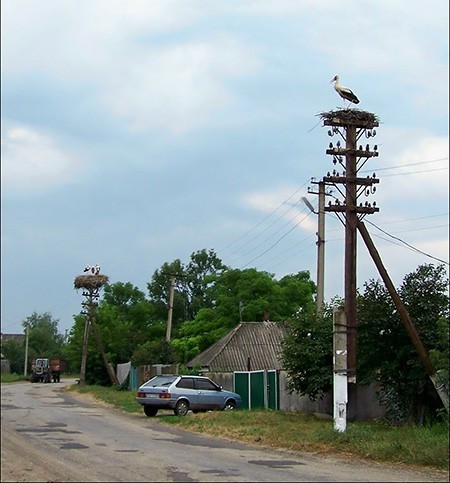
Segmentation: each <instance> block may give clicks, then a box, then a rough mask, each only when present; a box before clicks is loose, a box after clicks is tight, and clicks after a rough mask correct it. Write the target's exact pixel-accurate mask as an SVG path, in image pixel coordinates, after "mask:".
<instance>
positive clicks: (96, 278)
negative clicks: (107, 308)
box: [74, 265, 119, 386]
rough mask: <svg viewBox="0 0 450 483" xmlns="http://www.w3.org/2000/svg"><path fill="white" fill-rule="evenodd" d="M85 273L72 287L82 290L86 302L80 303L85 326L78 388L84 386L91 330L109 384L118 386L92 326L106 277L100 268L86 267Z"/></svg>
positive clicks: (98, 337)
mask: <svg viewBox="0 0 450 483" xmlns="http://www.w3.org/2000/svg"><path fill="white" fill-rule="evenodd" d="M84 271H85V272H88V274H87V275H79V276H78V277H76V278H75V282H74V286H75V288H76V289H79V288H82V289H83V296H84V297H86V301H85V302H82V304H81V305H82V306H83V308H84V310H83V311H82V314H84V316H85V318H86V319H85V325H84V336H83V349H82V355H81V369H80V381H79V384H80V386H84V385H85V384H86V361H87V352H88V338H89V329H90V328H92V332H93V334H94V338H95V341H96V342H97V346H98V348H99V350H100V353H101V355H102V358H103V362H104V364H105V368H106V370H107V372H108V375H109V377H110V379H111V382H112V383H113V384H115V385H118V384H119V381H118V379H117V376H116V374H115V372H114V369H113V367H112V365H111V364H110V363H109V362H108V359H107V357H106V353H105V351H104V350H103V345H102V343H101V339H100V335H99V333H98V332H97V329H96V327H95V325H94V317H95V311H96V308H97V306H98V302H97V301H98V299H99V297H100V293H99V292H100V289H101V287H103V285H104V284H105V283H107V282H108V277H107V276H106V275H102V274H101V273H100V267H99V266H98V265H96V266H92V267H91V266H90V265H88V266H86V268H85V270H84Z"/></svg>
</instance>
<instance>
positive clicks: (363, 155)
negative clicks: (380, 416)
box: [321, 109, 379, 382]
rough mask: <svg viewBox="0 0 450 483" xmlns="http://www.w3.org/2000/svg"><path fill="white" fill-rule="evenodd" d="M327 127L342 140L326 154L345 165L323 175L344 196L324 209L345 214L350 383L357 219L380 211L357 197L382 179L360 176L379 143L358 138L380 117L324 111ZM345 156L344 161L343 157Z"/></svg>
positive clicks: (353, 375)
mask: <svg viewBox="0 0 450 483" xmlns="http://www.w3.org/2000/svg"><path fill="white" fill-rule="evenodd" d="M321 116H322V119H323V120H324V125H325V126H331V128H332V129H331V130H329V131H328V134H329V136H331V137H332V136H334V135H337V136H339V137H340V138H341V139H342V140H343V141H344V142H345V147H342V146H341V140H338V141H337V143H336V145H333V143H330V145H329V149H327V150H326V153H327V154H329V155H331V156H333V163H334V164H335V165H339V166H341V168H343V171H342V174H341V173H339V171H336V170H333V173H328V174H327V176H325V177H324V178H323V182H324V183H325V184H327V185H333V186H334V187H336V188H337V190H338V191H339V192H340V193H341V195H342V196H343V198H344V201H343V203H342V202H340V201H339V200H337V202H336V203H335V204H334V205H332V204H331V203H330V204H329V206H327V207H325V211H328V212H334V213H336V214H337V215H338V217H340V216H342V217H343V219H341V218H340V219H341V221H342V222H343V224H344V226H345V263H344V298H345V306H344V310H345V316H346V323H347V351H348V352H347V375H348V382H356V331H357V325H358V322H357V310H356V309H357V308H356V287H357V284H356V248H357V247H356V239H357V222H358V219H361V218H363V217H364V216H366V215H367V214H372V213H375V212H377V211H379V209H378V208H376V207H375V203H373V205H371V204H369V203H368V202H367V201H366V203H365V204H364V205H363V204H362V203H360V204H359V205H358V203H357V201H358V197H359V195H361V194H362V193H364V194H365V195H366V196H368V195H369V194H371V193H374V192H375V187H374V184H376V183H378V182H379V180H378V179H376V178H375V175H373V176H372V177H367V178H359V177H358V171H359V170H360V169H361V167H362V166H364V164H365V163H366V161H367V160H368V159H369V158H371V157H375V156H378V151H377V148H376V146H375V147H374V149H373V150H371V149H370V146H369V145H368V144H367V145H366V147H365V149H364V148H363V146H362V145H360V146H359V147H358V146H357V143H358V140H359V139H360V138H361V137H362V135H365V137H366V138H370V137H372V136H375V134H376V132H375V130H374V127H377V126H378V120H377V118H376V117H375V115H374V114H371V113H368V112H364V111H359V110H353V109H342V110H339V111H334V112H333V111H332V112H328V113H322V114H321ZM344 158H345V160H344Z"/></svg>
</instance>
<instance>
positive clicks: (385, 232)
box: [366, 220, 450, 265]
mask: <svg viewBox="0 0 450 483" xmlns="http://www.w3.org/2000/svg"><path fill="white" fill-rule="evenodd" d="M366 221H367V223H369V224H370V225H372V226H374V227H375V228H377V229H378V230H380V231H381V232H383V233H384V234H385V235H387V236H389V237H391V238H393V239H394V240H397V241H399V242H401V243H403V244H404V245H405V246H407V247H408V248H410V249H411V250H413V251H415V252H418V253H420V254H422V255H425V256H426V257H428V258H432V259H433V260H436V261H438V262H442V263H445V264H446V265H450V264H449V262H446V261H445V260H442V259H440V258H437V257H433V255H430V254H429V253H426V252H424V251H422V250H419V249H418V248H416V247H414V246H412V245H410V244H409V243H407V242H405V241H404V240H402V239H401V238H398V237H396V236H394V235H391V234H390V233H388V232H387V231H385V230H383V229H382V228H380V227H379V226H377V225H375V223H372V222H371V221H369V220H366Z"/></svg>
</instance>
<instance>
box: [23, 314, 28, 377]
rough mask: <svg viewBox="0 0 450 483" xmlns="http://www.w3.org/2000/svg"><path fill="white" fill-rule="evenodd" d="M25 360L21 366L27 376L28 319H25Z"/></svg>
mask: <svg viewBox="0 0 450 483" xmlns="http://www.w3.org/2000/svg"><path fill="white" fill-rule="evenodd" d="M25 324H26V325H25V361H24V367H23V375H24V376H25V377H27V372H28V338H29V336H30V321H29V320H28V319H27V320H26V322H25Z"/></svg>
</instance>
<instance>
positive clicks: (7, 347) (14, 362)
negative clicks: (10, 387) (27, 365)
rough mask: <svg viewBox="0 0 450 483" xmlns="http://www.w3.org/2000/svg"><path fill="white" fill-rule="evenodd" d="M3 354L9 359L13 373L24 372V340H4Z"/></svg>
mask: <svg viewBox="0 0 450 483" xmlns="http://www.w3.org/2000/svg"><path fill="white" fill-rule="evenodd" d="M2 354H3V356H4V357H5V358H6V359H8V361H9V364H10V369H11V373H16V374H23V373H24V361H25V344H24V342H23V341H20V342H19V341H17V340H8V341H7V342H2Z"/></svg>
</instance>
